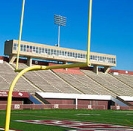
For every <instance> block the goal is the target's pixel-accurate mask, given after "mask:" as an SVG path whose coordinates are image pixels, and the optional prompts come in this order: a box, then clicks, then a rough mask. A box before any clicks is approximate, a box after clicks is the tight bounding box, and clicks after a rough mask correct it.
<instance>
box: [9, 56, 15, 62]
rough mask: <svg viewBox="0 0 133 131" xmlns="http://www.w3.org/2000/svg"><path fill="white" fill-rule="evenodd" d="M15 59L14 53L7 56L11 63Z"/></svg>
mask: <svg viewBox="0 0 133 131" xmlns="http://www.w3.org/2000/svg"><path fill="white" fill-rule="evenodd" d="M15 59H16V55H10V56H9V64H13V62H14V61H15Z"/></svg>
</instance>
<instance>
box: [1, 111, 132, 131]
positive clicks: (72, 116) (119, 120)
mask: <svg viewBox="0 0 133 131" xmlns="http://www.w3.org/2000/svg"><path fill="white" fill-rule="evenodd" d="M5 112H6V111H0V127H4V125H5ZM15 120H73V121H85V122H95V123H108V124H115V125H124V126H130V127H133V111H115V110H64V109H63V110H61V109H51V110H50V109H44V110H13V111H12V112H11V122H10V128H11V129H17V130H22V131H44V130H45V131H65V130H68V129H69V128H66V127H58V126H46V125H41V124H39V125H38V124H29V123H20V122H16V121H15Z"/></svg>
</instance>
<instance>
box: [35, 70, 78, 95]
mask: <svg viewBox="0 0 133 131" xmlns="http://www.w3.org/2000/svg"><path fill="white" fill-rule="evenodd" d="M37 73H39V74H40V75H41V76H42V77H43V78H44V79H47V81H48V82H49V83H50V84H51V85H53V86H54V87H56V88H57V89H59V90H60V92H61V93H79V92H78V91H77V90H75V89H74V88H73V87H72V86H71V85H69V84H68V83H67V82H66V81H64V80H63V79H61V78H60V77H59V76H58V75H56V74H55V73H54V72H53V71H52V70H45V71H39V72H37Z"/></svg>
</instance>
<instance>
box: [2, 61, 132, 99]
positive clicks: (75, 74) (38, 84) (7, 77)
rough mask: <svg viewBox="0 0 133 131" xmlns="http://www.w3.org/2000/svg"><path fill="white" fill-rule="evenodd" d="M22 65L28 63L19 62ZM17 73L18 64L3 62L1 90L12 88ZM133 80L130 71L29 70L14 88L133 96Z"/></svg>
mask: <svg viewBox="0 0 133 131" xmlns="http://www.w3.org/2000/svg"><path fill="white" fill-rule="evenodd" d="M19 67H20V68H25V67H27V65H26V64H24V63H19ZM16 75H17V73H16V72H14V65H13V66H11V65H9V64H8V63H7V62H5V61H4V63H3V64H0V90H9V86H10V84H11V82H12V81H13V79H14V78H15V76H16ZM132 81H133V76H130V75H121V74H119V75H112V74H104V73H102V72H99V74H95V73H94V72H92V71H91V70H83V69H82V70H80V69H75V70H74V69H70V70H65V69H57V70H40V71H30V72H27V73H25V74H24V76H23V77H21V78H20V79H19V80H18V82H17V83H16V86H15V88H14V91H27V92H30V93H35V92H37V91H42V92H54V93H74V94H90V95H111V96H114V97H116V96H132V94H133V82H132Z"/></svg>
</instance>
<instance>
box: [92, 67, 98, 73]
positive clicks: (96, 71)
mask: <svg viewBox="0 0 133 131" xmlns="http://www.w3.org/2000/svg"><path fill="white" fill-rule="evenodd" d="M93 71H94V72H95V73H96V74H98V66H97V65H94V66H93Z"/></svg>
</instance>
